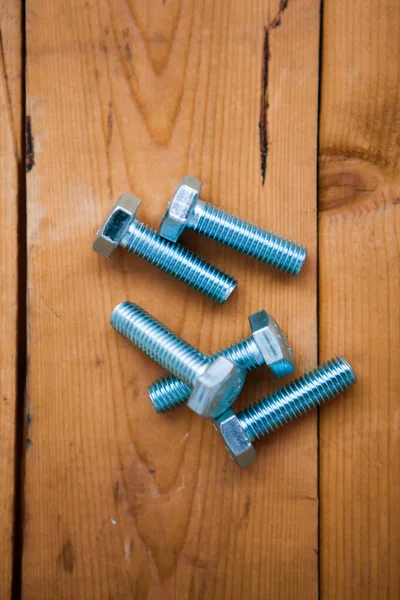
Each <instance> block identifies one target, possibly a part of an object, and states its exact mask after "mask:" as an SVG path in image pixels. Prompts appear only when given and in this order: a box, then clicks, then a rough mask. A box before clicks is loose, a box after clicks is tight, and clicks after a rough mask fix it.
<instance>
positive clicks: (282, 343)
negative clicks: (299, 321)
mask: <svg viewBox="0 0 400 600" xmlns="http://www.w3.org/2000/svg"><path fill="white" fill-rule="evenodd" d="M249 322H250V329H251V331H252V335H251V336H250V337H248V338H245V339H244V340H241V341H240V342H238V343H236V344H232V345H231V346H228V347H227V348H225V349H224V350H221V351H220V352H216V353H215V354H212V355H211V356H210V359H212V360H213V359H216V358H218V356H224V357H225V358H227V359H228V360H230V361H231V362H233V363H235V364H236V365H238V366H239V367H241V368H242V369H244V370H245V371H253V370H255V369H257V368H258V367H261V366H262V365H264V364H266V365H267V366H268V367H269V368H270V370H271V371H272V373H273V374H274V375H275V377H284V375H288V374H289V373H291V372H292V371H293V369H294V361H293V355H292V351H291V349H290V346H289V344H288V342H287V340H286V337H285V335H284V333H283V331H282V330H281V328H280V327H279V325H278V323H277V322H276V321H275V319H274V318H273V317H271V315H270V314H268V313H267V312H266V311H265V310H260V311H258V312H256V313H253V314H252V315H250V316H249ZM190 392H191V390H190V387H189V386H187V385H186V383H183V381H180V380H179V379H177V378H176V377H174V376H173V375H168V376H167V377H163V378H161V379H159V380H158V381H155V382H154V383H153V384H152V385H151V386H150V387H149V396H150V400H151V402H152V404H153V408H154V410H155V411H156V412H159V413H162V412H167V411H168V410H171V409H172V408H175V407H177V406H180V405H181V404H184V403H185V402H186V401H187V399H188V397H189V396H190Z"/></svg>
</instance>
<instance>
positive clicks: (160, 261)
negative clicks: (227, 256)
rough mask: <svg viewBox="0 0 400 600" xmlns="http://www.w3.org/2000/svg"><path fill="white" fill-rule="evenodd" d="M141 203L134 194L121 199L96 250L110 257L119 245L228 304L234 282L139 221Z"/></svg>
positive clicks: (231, 278)
mask: <svg viewBox="0 0 400 600" xmlns="http://www.w3.org/2000/svg"><path fill="white" fill-rule="evenodd" d="M140 204H141V201H140V200H139V199H138V198H136V197H135V196H133V195H132V194H124V195H123V196H121V197H120V198H119V199H118V200H117V202H116V203H115V204H114V206H113V207H112V209H111V211H110V213H109V215H108V217H107V219H106V220H105V222H104V223H103V225H102V227H101V228H100V229H99V231H98V232H97V234H96V237H95V240H94V244H93V250H95V251H96V252H98V253H99V254H102V255H103V256H105V257H106V258H109V257H110V256H111V254H112V253H113V252H114V250H115V249H116V248H117V246H122V247H123V248H125V249H126V250H128V252H131V253H132V254H136V255H137V256H140V258H143V259H144V260H146V261H147V262H149V263H151V264H152V265H155V266H156V267H158V268H159V269H161V270H162V271H165V272H166V273H168V274H169V275H172V276H173V277H175V278H176V279H179V281H182V282H184V283H187V284H188V285H190V286H191V287H192V288H194V289H196V290H198V291H199V292H201V293H202V294H204V295H205V296H208V297H209V298H212V299H213V300H216V301H217V302H219V303H220V304H222V303H223V302H225V301H226V300H227V299H228V298H229V296H230V295H231V293H232V292H233V290H234V289H235V287H236V283H237V282H236V281H235V279H233V277H230V276H229V275H226V274H225V273H223V272H222V271H220V270H219V269H217V268H216V267H214V266H213V265H211V264H210V263H209V262H207V261H205V260H203V259H202V258H200V257H198V256H196V255H195V254H194V253H193V252H190V251H189V250H187V249H186V248H184V247H183V246H180V245H175V244H171V243H170V242H168V241H167V240H164V239H163V238H162V237H160V235H159V234H158V233H157V232H156V231H153V230H152V229H150V228H149V227H148V226H147V225H145V224H144V223H141V222H140V221H138V220H137V219H136V212H137V210H138V208H139V206H140Z"/></svg>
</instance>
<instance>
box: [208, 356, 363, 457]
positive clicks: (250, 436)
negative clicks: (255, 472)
mask: <svg viewBox="0 0 400 600" xmlns="http://www.w3.org/2000/svg"><path fill="white" fill-rule="evenodd" d="M355 381H356V377H355V375H354V372H353V369H352V368H351V366H350V365H349V363H348V362H347V361H346V360H345V359H344V358H342V357H339V358H335V359H333V360H332V361H330V362H327V363H325V364H324V365H322V366H320V367H317V368H316V369H314V370H313V371H310V372H309V373H307V374H306V375H303V377H300V378H299V379H296V380H295V381H292V382H291V383H289V384H288V385H286V386H285V387H283V388H282V389H280V390H278V391H276V392H273V393H272V394H270V395H269V396H267V397H266V398H263V399H262V400H259V401H258V402H255V403H254V404H250V406H248V407H247V408H245V409H244V410H241V411H240V412H238V413H236V414H235V413H234V412H233V410H231V409H228V410H227V411H226V413H224V414H223V415H221V416H220V417H218V419H216V420H215V421H214V427H215V428H216V430H217V431H218V432H219V433H220V435H221V436H222V439H223V441H224V443H225V447H226V449H227V451H228V453H229V455H230V457H231V458H232V459H233V460H234V461H235V462H236V464H237V465H239V466H240V467H247V465H249V464H250V463H251V462H253V461H254V460H255V459H256V451H255V449H254V447H253V444H252V442H253V441H255V440H258V439H260V438H262V437H264V436H265V435H267V434H269V433H271V432H272V431H273V430H274V429H277V428H278V427H280V426H281V425H284V424H285V423H287V422H288V421H291V420H292V419H294V418H296V417H299V416H300V415H302V414H304V413H306V412H308V411H309V410H310V409H312V408H314V407H316V406H319V405H320V404H321V403H322V402H324V401H325V400H328V399H329V398H332V397H333V396H336V395H337V394H339V393H340V392H342V391H343V390H345V389H346V388H347V387H349V386H350V385H352V384H353V383H355Z"/></svg>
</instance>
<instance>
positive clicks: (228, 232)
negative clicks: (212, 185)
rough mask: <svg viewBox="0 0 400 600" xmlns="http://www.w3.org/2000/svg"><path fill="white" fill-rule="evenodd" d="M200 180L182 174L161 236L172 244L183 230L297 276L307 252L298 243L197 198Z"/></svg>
mask: <svg viewBox="0 0 400 600" xmlns="http://www.w3.org/2000/svg"><path fill="white" fill-rule="evenodd" d="M201 185H202V183H201V181H200V180H199V179H196V178H195V177H192V176H191V175H185V177H183V178H182V179H181V181H180V182H179V183H178V185H177V187H176V189H175V192H174V194H173V196H172V200H171V201H170V203H169V205H168V208H167V210H166V212H165V214H164V217H163V219H162V222H161V227H160V233H161V235H162V236H163V237H164V238H166V239H168V240H171V241H172V242H176V241H177V240H178V238H179V236H180V235H181V233H182V231H183V230H184V229H185V227H188V228H189V229H192V230H193V231H197V232H198V233H202V234H203V235H206V236H207V237H209V238H211V239H213V240H216V241H217V242H221V243H222V244H225V245H226V246H229V247H230V248H234V249H235V250H238V251H239V252H243V253H244V254H247V255H248V256H252V257H253V258H256V259H257V260H260V261H262V262H264V263H266V264H268V265H271V266H272V267H275V268H276V269H280V270H281V271H284V272H285V273H289V274H290V275H297V273H299V271H300V269H301V267H302V266H303V264H304V261H305V259H306V255H307V251H306V249H305V248H303V247H302V246H300V245H299V244H295V243H294V242H292V241H291V240H288V239H285V238H283V237H281V236H279V235H276V234H274V233H271V232H270V231H267V230H265V229H261V228H260V227H257V226H256V225H252V224H251V223H248V222H247V221H244V220H243V219H241V218H239V217H234V216H233V215H230V214H229V213H226V212H225V211H223V210H221V209H219V208H216V207H215V206H212V205H211V204H208V203H206V202H203V201H202V200H200V199H199V194H200V190H201Z"/></svg>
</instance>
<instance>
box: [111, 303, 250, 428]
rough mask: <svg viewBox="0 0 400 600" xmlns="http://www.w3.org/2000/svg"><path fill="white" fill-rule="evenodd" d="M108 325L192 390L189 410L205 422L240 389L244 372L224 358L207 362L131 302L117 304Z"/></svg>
mask: <svg viewBox="0 0 400 600" xmlns="http://www.w3.org/2000/svg"><path fill="white" fill-rule="evenodd" d="M110 323H111V325H112V326H113V327H114V329H115V330H116V331H118V332H119V333H121V334H122V335H123V336H125V337H126V338H127V339H128V340H129V341H130V342H132V343H133V344H135V345H136V346H137V347H138V348H140V349H141V350H143V352H145V353H146V354H147V355H148V356H150V358H152V359H153V360H155V361H156V362H158V364H160V365H161V366H162V367H164V369H167V370H168V371H170V372H171V373H173V374H174V375H175V376H176V377H178V378H179V379H182V380H183V381H184V382H185V383H187V384H188V385H189V386H190V387H192V388H193V391H192V394H191V396H190V398H189V401H188V406H189V407H190V408H191V409H192V410H194V412H196V413H197V414H199V415H201V416H203V417H206V418H210V419H211V418H216V417H217V416H219V415H220V414H222V413H223V412H224V411H226V410H227V409H228V408H229V407H230V406H231V404H232V403H233V402H234V401H235V399H236V398H237V396H238V394H239V392H240V390H241V389H242V387H243V383H244V379H245V372H244V371H243V370H242V369H241V368H240V367H238V366H237V365H235V364H234V363H232V362H231V361H230V360H228V359H227V358H224V357H223V356H220V357H218V358H217V359H216V360H210V359H209V358H208V357H207V356H205V355H204V354H202V353H201V352H199V351H198V350H196V349H195V348H193V346H190V345H189V344H188V343H187V342H185V341H184V340H182V338H180V337H178V336H177V335H176V334H175V333H173V332H172V331H171V330H170V329H168V328H167V327H165V325H163V324H162V323H160V322H159V321H157V319H155V318H154V317H152V316H151V315H149V314H148V313H147V312H146V311H145V310H143V308H140V306H138V305H137V304H133V303H132V302H124V303H122V304H118V306H116V307H115V308H114V310H113V312H112V314H111V318H110Z"/></svg>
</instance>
